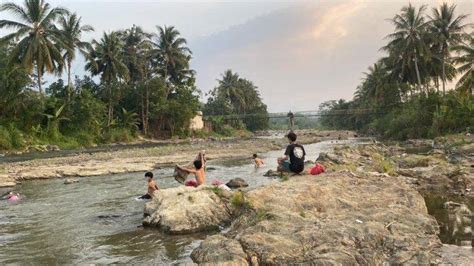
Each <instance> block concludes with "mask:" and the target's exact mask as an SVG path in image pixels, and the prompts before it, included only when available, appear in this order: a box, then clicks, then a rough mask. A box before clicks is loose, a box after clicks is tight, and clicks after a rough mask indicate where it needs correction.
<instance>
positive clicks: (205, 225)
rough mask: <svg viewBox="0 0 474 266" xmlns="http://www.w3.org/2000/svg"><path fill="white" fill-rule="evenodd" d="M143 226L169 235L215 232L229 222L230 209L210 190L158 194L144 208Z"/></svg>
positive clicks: (175, 191)
mask: <svg viewBox="0 0 474 266" xmlns="http://www.w3.org/2000/svg"><path fill="white" fill-rule="evenodd" d="M144 216H145V218H144V219H143V225H144V226H150V227H158V228H160V229H162V230H163V231H165V232H167V233H170V234H185V233H194V232H202V231H208V230H214V229H217V228H218V227H219V225H222V224H224V223H226V222H228V221H230V219H231V211H230V208H229V207H228V206H227V205H226V203H225V202H224V200H222V199H221V198H220V197H219V196H218V195H216V194H215V193H214V192H213V191H212V187H210V186H200V187H198V188H191V187H176V188H168V189H162V190H158V191H156V192H155V194H154V198H153V199H152V200H151V201H150V202H148V203H146V204H145V210H144Z"/></svg>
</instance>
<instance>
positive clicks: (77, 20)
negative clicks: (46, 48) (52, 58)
mask: <svg viewBox="0 0 474 266" xmlns="http://www.w3.org/2000/svg"><path fill="white" fill-rule="evenodd" d="M59 26H60V29H59V30H60V31H61V34H62V36H63V42H64V43H65V44H66V45H67V46H68V47H69V48H71V49H68V50H66V51H65V52H64V54H63V59H64V61H65V62H66V68H67V84H68V99H70V97H71V88H72V80H71V64H72V61H73V60H74V59H75V58H76V50H79V52H80V53H82V54H83V55H84V56H86V57H87V55H88V53H87V51H88V50H90V43H88V42H84V41H82V40H81V37H82V33H83V32H90V31H94V28H93V27H92V26H89V25H82V24H81V17H78V16H77V15H76V13H74V14H71V15H67V16H63V17H61V18H60V19H59Z"/></svg>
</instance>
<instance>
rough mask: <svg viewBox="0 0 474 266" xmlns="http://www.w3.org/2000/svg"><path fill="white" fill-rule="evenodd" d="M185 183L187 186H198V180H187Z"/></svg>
mask: <svg viewBox="0 0 474 266" xmlns="http://www.w3.org/2000/svg"><path fill="white" fill-rule="evenodd" d="M184 185H186V186H187V187H198V183H197V182H196V180H189V181H186V183H184Z"/></svg>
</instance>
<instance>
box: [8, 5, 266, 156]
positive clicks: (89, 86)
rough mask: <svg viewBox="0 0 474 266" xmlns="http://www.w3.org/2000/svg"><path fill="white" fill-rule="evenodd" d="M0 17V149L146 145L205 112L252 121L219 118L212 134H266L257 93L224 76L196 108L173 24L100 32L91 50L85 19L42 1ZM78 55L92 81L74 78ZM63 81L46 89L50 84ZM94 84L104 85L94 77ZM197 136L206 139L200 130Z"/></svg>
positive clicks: (180, 133)
mask: <svg viewBox="0 0 474 266" xmlns="http://www.w3.org/2000/svg"><path fill="white" fill-rule="evenodd" d="M0 12H2V14H3V13H5V12H6V13H8V14H9V15H11V16H12V17H13V18H14V20H7V19H1V20H0V29H4V30H6V31H7V32H8V34H6V35H4V36H2V37H1V38H0V150H12V149H15V150H22V149H25V148H27V147H28V146H35V145H37V144H43V145H46V144H54V145H58V146H59V147H60V148H76V147H83V146H91V145H94V144H100V143H114V142H128V141H131V140H133V139H135V138H137V136H138V135H139V134H142V135H143V136H145V137H185V136H189V135H190V134H191V133H192V132H190V130H189V123H190V119H191V118H193V117H194V116H195V115H196V113H197V111H199V110H204V111H205V114H218V115H239V114H243V113H252V114H255V116H254V117H248V118H245V119H241V118H238V117H234V118H233V119H231V120H228V119H223V118H221V119H218V118H216V119H214V120H213V121H212V122H213V128H214V133H212V134H220V135H227V136H229V135H233V134H234V133H235V132H236V130H247V129H248V130H257V129H265V128H267V125H268V118H267V108H266V106H265V104H263V103H262V101H261V98H260V96H259V93H258V91H257V87H256V86H255V85H254V84H253V83H252V82H251V81H249V80H246V79H244V78H241V77H239V75H238V74H237V73H234V72H232V71H230V70H228V71H226V72H225V73H224V75H223V77H222V80H220V81H219V84H218V86H217V87H216V88H215V89H214V90H213V91H212V96H211V97H210V99H209V102H208V103H207V104H205V106H203V105H204V104H203V103H200V102H199V95H200V90H199V89H198V88H197V87H196V85H195V71H194V70H192V69H190V67H189V63H190V60H191V58H192V52H191V50H190V49H189V48H188V47H187V42H186V39H185V38H183V37H182V36H181V35H180V33H179V31H178V30H177V29H176V28H175V27H173V26H163V27H161V26H157V27H156V32H153V33H151V32H145V31H144V30H142V28H141V27H139V26H136V25H133V26H132V27H130V28H128V29H123V30H118V31H111V32H104V33H103V36H102V37H101V38H100V39H98V40H92V41H91V42H86V41H84V39H83V35H84V34H86V33H88V32H91V31H93V30H94V28H93V27H92V26H90V25H87V24H84V23H83V21H82V19H81V17H80V16H79V15H77V14H75V13H71V12H70V11H69V10H66V9H64V8H61V7H53V6H51V5H50V4H48V3H47V2H45V1H43V0H25V1H23V3H22V4H16V3H13V2H12V3H8V2H7V3H3V4H1V5H0ZM79 55H82V56H83V57H84V58H85V59H86V64H85V66H83V67H84V69H85V70H86V71H87V72H89V74H90V75H88V76H84V77H78V76H75V77H74V76H73V74H74V73H73V69H72V64H73V62H74V60H75V59H76V58H77V57H78V56H79ZM47 73H49V74H50V75H55V76H58V77H59V76H61V75H62V74H63V73H66V75H67V81H64V80H62V79H57V80H55V81H52V82H51V83H50V84H49V86H48V87H46V88H45V89H44V86H45V82H44V76H45V74H47ZM93 77H98V78H99V79H98V80H99V82H97V79H94V78H93ZM195 134H198V135H199V136H203V135H204V136H205V134H206V133H202V132H195Z"/></svg>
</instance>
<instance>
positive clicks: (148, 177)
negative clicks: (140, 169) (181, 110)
mask: <svg viewBox="0 0 474 266" xmlns="http://www.w3.org/2000/svg"><path fill="white" fill-rule="evenodd" d="M145 178H146V180H147V182H148V191H147V194H145V195H143V196H141V197H139V199H151V198H153V193H154V192H155V191H157V190H158V189H159V188H158V186H157V185H156V182H155V180H153V173H152V172H147V173H145Z"/></svg>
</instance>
